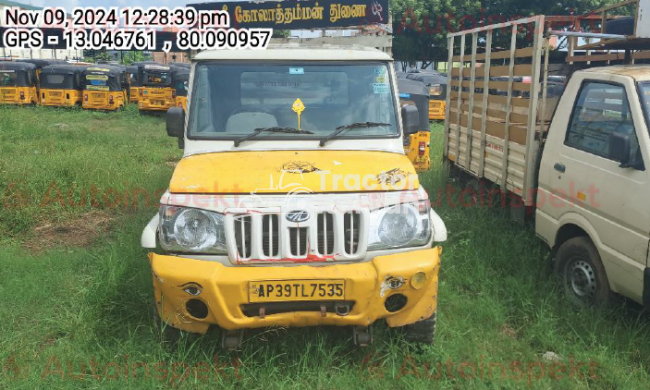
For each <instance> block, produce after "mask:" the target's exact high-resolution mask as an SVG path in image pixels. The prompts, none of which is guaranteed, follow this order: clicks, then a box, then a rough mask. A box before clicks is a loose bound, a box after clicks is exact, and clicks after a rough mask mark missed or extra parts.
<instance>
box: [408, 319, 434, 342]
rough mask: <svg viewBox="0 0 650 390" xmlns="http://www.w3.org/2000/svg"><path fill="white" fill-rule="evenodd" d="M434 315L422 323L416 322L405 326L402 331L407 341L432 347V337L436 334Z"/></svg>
mask: <svg viewBox="0 0 650 390" xmlns="http://www.w3.org/2000/svg"><path fill="white" fill-rule="evenodd" d="M436 315H437V313H433V315H432V316H431V317H429V318H427V319H424V320H422V321H418V322H416V323H414V324H411V325H406V326H404V327H403V328H402V329H403V331H404V336H405V337H406V340H407V341H411V342H415V343H420V344H427V345H433V341H434V337H435V334H436Z"/></svg>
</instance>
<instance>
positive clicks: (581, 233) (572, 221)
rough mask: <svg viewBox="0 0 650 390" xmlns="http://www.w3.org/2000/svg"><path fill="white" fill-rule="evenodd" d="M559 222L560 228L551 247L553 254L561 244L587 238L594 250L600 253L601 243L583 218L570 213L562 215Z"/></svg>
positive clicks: (594, 231)
mask: <svg viewBox="0 0 650 390" xmlns="http://www.w3.org/2000/svg"><path fill="white" fill-rule="evenodd" d="M559 222H560V223H559V224H558V225H559V226H560V228H559V229H558V230H557V233H556V234H555V242H554V243H553V247H552V250H553V253H556V252H557V250H558V249H559V248H560V246H562V244H564V243H565V242H567V241H568V240H570V239H572V238H575V237H587V238H589V239H590V240H591V242H592V243H593V244H594V246H595V247H596V250H598V251H599V252H600V244H601V243H600V239H599V237H598V233H597V232H596V230H595V229H594V228H593V227H592V226H591V224H590V223H589V221H587V219H586V218H585V217H583V216H581V215H579V214H575V213H570V214H565V215H563V216H562V218H561V219H560V221H559Z"/></svg>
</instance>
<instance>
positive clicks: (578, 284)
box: [444, 0, 650, 305]
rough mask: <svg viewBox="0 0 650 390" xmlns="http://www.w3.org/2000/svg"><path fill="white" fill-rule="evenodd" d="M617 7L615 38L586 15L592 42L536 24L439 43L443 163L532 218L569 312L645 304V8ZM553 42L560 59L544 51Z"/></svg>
mask: <svg viewBox="0 0 650 390" xmlns="http://www.w3.org/2000/svg"><path fill="white" fill-rule="evenodd" d="M624 4H625V5H627V6H630V5H633V6H635V7H636V13H635V15H634V16H633V17H632V18H629V19H630V20H629V22H630V23H629V26H628V27H627V28H629V31H624V32H623V33H620V32H621V29H622V28H623V29H624V28H625V26H624V20H625V19H623V18H618V17H617V18H611V17H610V15H609V13H610V12H611V10H612V9H613V8H615V7H616V6H615V7H608V8H606V9H603V10H600V11H597V12H596V15H598V14H602V22H601V23H600V24H601V26H602V28H601V29H600V31H599V32H597V33H594V32H589V33H586V32H584V31H580V29H579V28H578V27H579V26H580V20H579V18H577V20H576V22H575V23H574V29H567V28H563V29H561V30H552V28H553V27H552V26H550V23H549V19H548V18H546V17H544V16H536V17H531V18H527V19H522V20H517V21H513V22H507V23H501V24H498V25H491V26H485V27H481V28H477V29H473V30H468V31H461V32H458V33H453V34H450V35H449V36H448V39H449V48H448V49H449V69H450V72H449V93H448V101H447V113H446V120H445V135H444V137H445V138H444V139H445V146H444V159H445V161H446V162H447V163H448V164H449V165H450V167H452V168H454V169H458V170H460V171H463V172H465V173H466V174H469V175H471V176H473V177H474V178H475V179H478V180H481V181H483V182H487V183H488V184H489V185H491V186H494V187H496V188H499V189H500V190H501V191H502V193H505V194H508V198H511V199H516V200H518V202H514V203H515V204H519V205H521V206H522V207H520V208H519V210H520V211H522V213H521V214H520V215H521V216H523V215H524V213H523V211H525V210H528V211H534V212H533V213H531V214H534V216H535V231H536V234H537V235H538V236H539V237H540V238H541V239H542V240H543V241H544V242H546V243H547V244H548V245H549V246H550V248H551V249H552V253H553V255H554V256H553V257H554V261H555V265H556V270H557V271H558V272H559V273H560V275H561V277H562V283H563V286H564V289H565V291H566V293H567V294H568V296H569V297H570V298H571V299H572V300H573V301H575V302H577V303H580V304H603V303H607V302H609V301H610V300H611V299H612V298H613V297H614V296H615V294H614V293H618V294H620V295H623V296H626V297H628V298H631V299H633V300H634V301H637V302H639V303H643V304H646V305H648V304H650V268H648V264H649V263H648V260H649V257H648V249H649V242H650V202H648V199H647V198H646V197H647V196H648V194H650V180H649V177H648V170H647V169H646V164H648V163H649V162H650V136H649V133H648V130H649V124H650V116H649V115H650V65H642V64H641V62H643V61H645V60H647V59H648V58H650V56H648V54H647V53H648V52H644V51H643V50H647V49H650V33H648V31H647V20H646V21H644V14H647V13H648V12H650V0H640V1H638V2H626V3H624ZM592 15H593V14H592ZM645 18H646V19H647V16H646V17H645ZM592 20H593V17H592ZM607 26H615V27H616V29H617V30H618V31H617V32H616V33H614V32H608V31H607V28H606V27H607ZM570 30H577V31H570ZM612 30H613V27H612ZM558 36H560V37H562V39H568V41H569V45H568V50H567V51H566V52H564V53H563V52H561V51H555V53H553V51H552V50H553V49H554V47H553V46H554V45H556V43H557V42H558V40H557V39H556V37H558ZM564 37H566V38H564ZM504 42H505V44H504ZM497 47H501V48H503V47H506V48H508V49H496V48H497ZM558 54H560V55H564V56H565V57H566V58H565V59H564V61H565V62H564V64H563V65H562V66H561V67H559V66H557V64H553V59H554V58H557V57H558ZM617 63H622V64H623V65H617ZM558 69H562V70H565V71H567V72H565V73H564V74H562V75H561V76H558V75H557V74H556V73H554V71H555V70H558ZM562 76H564V77H562ZM558 80H560V81H559V83H560V88H559V93H558V88H556V87H557V82H558ZM562 80H566V82H565V83H563V82H562Z"/></svg>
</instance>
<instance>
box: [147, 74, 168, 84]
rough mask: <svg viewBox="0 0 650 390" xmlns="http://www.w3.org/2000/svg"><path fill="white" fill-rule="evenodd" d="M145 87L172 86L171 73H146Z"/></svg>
mask: <svg viewBox="0 0 650 390" xmlns="http://www.w3.org/2000/svg"><path fill="white" fill-rule="evenodd" d="M143 84H144V85H151V86H156V85H171V73H170V72H144V80H143Z"/></svg>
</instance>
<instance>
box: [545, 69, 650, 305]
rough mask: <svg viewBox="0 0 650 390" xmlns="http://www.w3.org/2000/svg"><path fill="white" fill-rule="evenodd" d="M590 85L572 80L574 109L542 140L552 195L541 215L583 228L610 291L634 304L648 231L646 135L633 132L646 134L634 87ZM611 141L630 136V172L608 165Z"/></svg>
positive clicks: (612, 80)
mask: <svg viewBox="0 0 650 390" xmlns="http://www.w3.org/2000/svg"><path fill="white" fill-rule="evenodd" d="M590 77H592V76H585V75H584V74H582V75H579V76H576V78H578V79H577V80H572V85H573V88H571V87H570V88H569V89H568V90H567V93H573V94H574V96H576V99H574V100H575V103H574V105H573V108H571V107H564V108H562V109H560V110H558V113H557V114H556V116H562V117H563V118H561V119H560V118H556V120H557V121H558V123H557V124H558V126H555V125H554V126H553V128H552V129H551V133H553V132H555V133H556V134H552V135H551V134H549V142H547V144H546V150H545V152H544V157H543V164H542V165H543V169H544V170H545V172H544V171H542V172H540V179H541V178H542V177H544V176H542V174H545V175H547V176H546V180H547V183H549V184H550V187H551V188H550V192H551V194H552V195H551V196H550V199H547V200H546V201H545V204H544V205H542V206H540V207H543V209H544V211H545V212H546V213H547V214H550V215H552V216H553V218H554V219H556V220H560V219H573V220H575V221H581V222H582V224H583V225H586V226H583V228H585V229H589V230H591V231H588V233H589V234H590V235H592V237H591V239H592V240H593V241H594V244H595V245H596V247H597V248H598V251H599V254H600V256H601V258H602V261H603V265H604V266H605V269H606V272H607V275H608V279H609V283H610V287H611V288H612V289H613V290H614V291H616V292H619V293H621V294H624V295H626V296H629V297H630V298H636V299H637V300H638V301H640V298H641V296H642V292H643V270H644V268H645V266H646V261H647V252H648V234H649V233H648V231H649V229H650V202H649V201H647V194H648V177H647V171H646V168H645V167H649V168H650V165H649V164H650V160H649V157H650V156H648V153H647V151H648V150H650V149H648V145H647V143H648V135H647V134H643V133H642V132H641V131H640V129H642V130H643V132H645V131H646V130H645V126H644V123H645V122H644V118H643V114H642V113H641V107H640V105H639V100H638V95H637V92H636V88H635V84H634V82H633V81H632V80H631V79H628V78H623V77H617V76H610V75H603V76H598V75H596V74H594V76H593V77H594V78H593V79H591V78H590ZM600 77H602V79H599V78H600ZM579 78H582V79H579ZM618 79H620V80H618ZM575 83H577V84H575ZM576 91H577V95H576ZM563 101H566V100H564V99H563ZM569 110H571V111H570V112H569ZM564 129H566V130H564ZM614 133H622V134H626V135H629V136H630V140H631V144H632V152H631V156H630V161H632V162H633V164H632V165H634V166H633V167H621V164H620V162H619V161H615V160H614V159H613V158H612V157H611V155H610V150H609V149H610V146H609V143H610V137H611V135H612V134H614ZM640 141H641V142H640ZM547 152H548V155H547ZM542 201H544V200H542ZM569 213H570V214H569ZM560 223H561V224H563V222H562V221H560Z"/></svg>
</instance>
